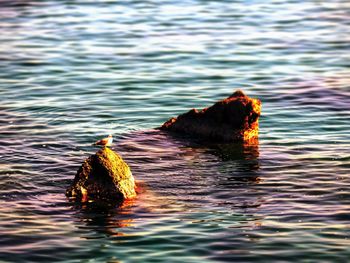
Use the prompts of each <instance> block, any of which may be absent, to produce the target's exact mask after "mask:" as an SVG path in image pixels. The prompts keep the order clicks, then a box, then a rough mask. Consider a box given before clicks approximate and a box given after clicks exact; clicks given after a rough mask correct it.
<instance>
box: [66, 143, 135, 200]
mask: <svg viewBox="0 0 350 263" xmlns="http://www.w3.org/2000/svg"><path fill="white" fill-rule="evenodd" d="M66 195H67V196H68V197H69V198H72V199H75V200H79V201H81V202H86V201H89V200H93V201H98V200H101V201H108V202H109V201H114V202H118V201H123V200H125V199H129V198H133V197H135V196H136V192H135V181H134V177H133V176H132V174H131V171H130V168H129V166H128V165H127V164H126V163H125V162H124V161H123V159H122V158H121V157H120V156H119V155H118V154H117V153H116V152H114V151H113V150H111V149H109V148H107V147H104V148H102V149H101V150H99V151H98V152H97V153H96V154H94V155H91V156H90V157H89V158H87V159H86V160H85V161H84V163H83V164H82V166H81V167H80V168H79V170H78V172H77V174H76V175H75V178H74V181H73V183H72V185H71V186H70V187H69V188H68V189H67V192H66Z"/></svg>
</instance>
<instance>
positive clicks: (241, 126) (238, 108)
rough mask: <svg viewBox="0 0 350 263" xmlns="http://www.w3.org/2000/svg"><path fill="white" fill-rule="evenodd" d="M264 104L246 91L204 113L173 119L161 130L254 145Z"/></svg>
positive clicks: (238, 92)
mask: <svg viewBox="0 0 350 263" xmlns="http://www.w3.org/2000/svg"><path fill="white" fill-rule="evenodd" d="M260 111H261V102H260V100H259V99H252V98H249V97H248V96H246V95H245V94H244V93H243V92H242V91H240V90H238V91H236V92H234V93H233V94H232V95H231V96H229V97H228V98H226V99H224V100H221V101H218V102H216V103H215V104H214V105H213V106H211V107H209V108H205V109H202V110H197V109H192V110H190V111H189V112H187V113H185V114H182V115H180V116H178V117H177V118H171V119H170V120H168V121H167V122H165V123H164V124H163V125H162V127H160V129H161V130H167V131H172V132H177V133H183V134H188V135H193V136H196V137H197V138H203V139H209V140H211V141H218V142H248V143H249V142H250V141H254V140H256V139H257V138H258V133H259V116H260Z"/></svg>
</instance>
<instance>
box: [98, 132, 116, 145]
mask: <svg viewBox="0 0 350 263" xmlns="http://www.w3.org/2000/svg"><path fill="white" fill-rule="evenodd" d="M112 142H113V137H112V134H110V135H108V137H106V138H103V139H101V140H98V141H97V142H95V143H94V144H93V145H101V146H103V147H106V146H111V145H112Z"/></svg>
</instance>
